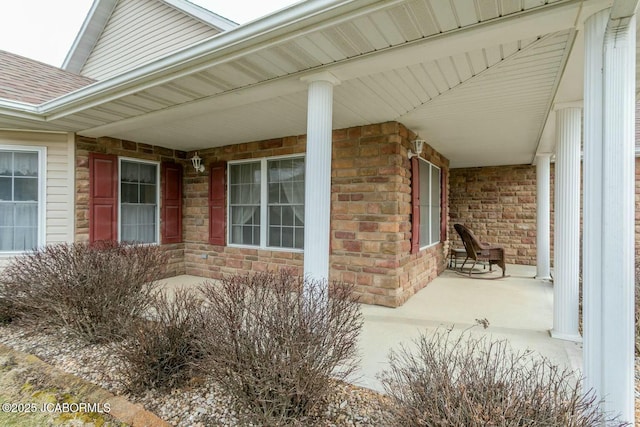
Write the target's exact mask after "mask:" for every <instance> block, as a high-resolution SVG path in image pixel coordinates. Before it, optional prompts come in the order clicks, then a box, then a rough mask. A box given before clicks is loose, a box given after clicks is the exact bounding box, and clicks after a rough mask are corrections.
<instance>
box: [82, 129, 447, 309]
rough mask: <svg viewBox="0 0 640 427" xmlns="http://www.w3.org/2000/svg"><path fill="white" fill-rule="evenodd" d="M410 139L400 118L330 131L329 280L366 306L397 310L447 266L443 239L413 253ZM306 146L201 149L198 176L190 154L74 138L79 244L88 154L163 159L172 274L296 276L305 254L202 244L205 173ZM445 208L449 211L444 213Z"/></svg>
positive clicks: (437, 158)
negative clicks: (173, 201)
mask: <svg viewBox="0 0 640 427" xmlns="http://www.w3.org/2000/svg"><path fill="white" fill-rule="evenodd" d="M415 137H416V135H415V134H413V133H412V132H410V131H409V130H408V129H406V128H405V127H404V126H403V125H402V124H400V123H397V122H388V123H381V124H376V125H367V126H359V127H353V128H349V129H340V130H335V131H334V132H333V147H332V149H333V159H332V178H331V180H332V181H331V191H332V195H331V255H330V280H338V281H344V282H349V283H353V284H354V285H355V289H356V292H357V294H358V295H359V296H360V298H361V301H362V302H363V303H367V304H378V305H385V306H391V307H396V306H399V305H401V304H403V303H404V302H405V301H406V300H407V299H408V298H409V297H410V296H411V295H413V294H414V293H415V292H416V291H417V290H419V289H421V288H423V287H424V286H426V285H427V283H428V282H430V281H431V280H433V279H434V278H435V277H436V276H437V275H438V274H439V273H441V272H442V271H443V270H444V268H445V267H446V257H445V252H446V250H447V248H448V243H447V242H446V241H445V242H441V243H439V244H437V245H434V246H431V247H429V248H426V249H424V250H422V251H419V252H418V253H416V254H411V253H410V249H411V245H410V242H411V162H410V161H409V159H408V157H407V153H408V150H409V148H410V141H412V140H413V139H415ZM305 150H306V136H304V135H302V136H289V137H285V138H275V139H270V140H266V141H256V142H248V143H242V144H235V145H230V146H224V147H217V148H209V149H205V150H198V155H199V156H200V157H201V158H202V159H203V165H205V172H203V173H198V172H196V171H195V170H194V169H193V168H192V167H191V165H190V162H189V158H191V157H192V156H193V154H194V153H192V152H191V153H184V152H180V151H174V150H168V149H165V148H162V147H153V146H149V145H146V144H137V143H134V142H130V141H121V140H117V139H113V138H99V139H97V140H96V139H91V138H84V137H78V138H77V142H76V155H77V158H76V177H77V183H76V190H77V191H76V207H77V213H76V239H77V240H80V241H86V240H88V238H89V221H88V211H89V185H88V184H89V182H88V179H89V167H88V165H89V163H88V157H89V152H92V151H93V152H99V153H107V154H116V155H121V156H127V157H134V158H140V159H147V160H156V161H161V160H169V159H170V160H175V161H178V162H181V163H182V164H183V165H184V166H185V167H184V174H183V224H182V225H183V243H181V244H174V245H163V247H164V248H166V250H167V251H169V253H170V255H171V260H172V261H171V262H170V271H171V273H172V274H173V275H178V274H190V275H195V276H201V277H205V278H212V279H220V278H222V277H224V276H227V275H230V274H237V273H241V274H242V273H247V272H250V271H267V270H269V271H273V270H279V269H282V268H287V269H291V270H293V272H294V273H295V274H299V275H302V274H303V260H304V255H303V253H302V252H299V251H286V250H270V249H257V248H247V247H234V246H218V245H211V244H209V243H208V237H209V221H208V216H209V213H208V201H209V200H208V197H209V176H208V174H209V166H210V165H211V164H213V163H217V162H220V161H226V162H228V161H233V160H243V159H251V158H263V157H272V156H283V155H294V154H303V153H305ZM422 157H423V158H425V159H426V160H428V161H430V162H431V163H433V164H435V165H436V166H438V167H440V168H441V170H442V173H443V176H444V177H447V176H448V164H449V162H448V160H447V159H445V158H444V157H443V156H442V155H440V154H439V153H437V152H436V151H435V150H433V149H432V148H431V147H429V146H426V147H425V148H424V151H423V154H422ZM447 181H448V180H445V182H447ZM445 191H446V190H445ZM225 192H226V189H225ZM225 199H226V197H225ZM443 212H444V214H445V215H447V212H448V210H447V209H446V208H445V209H444V211H443Z"/></svg>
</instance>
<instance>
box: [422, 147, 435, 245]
mask: <svg viewBox="0 0 640 427" xmlns="http://www.w3.org/2000/svg"><path fill="white" fill-rule="evenodd" d="M419 164H420V246H421V247H425V246H430V245H433V244H435V243H438V242H439V241H440V168H438V167H436V166H434V165H433V164H431V163H429V162H427V161H425V160H422V159H420V162H419Z"/></svg>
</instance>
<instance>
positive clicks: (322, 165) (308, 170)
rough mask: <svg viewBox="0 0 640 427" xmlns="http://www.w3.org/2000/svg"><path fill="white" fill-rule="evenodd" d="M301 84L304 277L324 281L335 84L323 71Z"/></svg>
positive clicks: (325, 274)
mask: <svg viewBox="0 0 640 427" xmlns="http://www.w3.org/2000/svg"><path fill="white" fill-rule="evenodd" d="M303 81H306V82H307V83H308V84H309V89H308V101H307V104H308V107H307V155H306V157H305V187H304V191H305V203H304V275H305V277H308V278H309V279H312V280H318V281H328V279H329V242H330V237H331V236H330V214H331V142H332V113H333V86H334V85H335V84H338V83H339V81H338V80H337V79H336V78H335V77H334V76H333V75H331V74H330V73H326V72H325V73H319V74H314V75H312V76H308V77H305V78H303Z"/></svg>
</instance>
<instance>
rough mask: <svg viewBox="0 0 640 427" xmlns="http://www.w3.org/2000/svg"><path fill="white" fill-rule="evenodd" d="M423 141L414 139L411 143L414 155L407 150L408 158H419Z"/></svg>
mask: <svg viewBox="0 0 640 427" xmlns="http://www.w3.org/2000/svg"><path fill="white" fill-rule="evenodd" d="M424 142H425V141H424V139H416V140H415V141H413V149H414V150H416V151H415V153H414V152H413V151H411V150H409V153H408V154H409V158H410V159H412V158H414V157H416V156H419V155H420V153H422V149H423V148H424Z"/></svg>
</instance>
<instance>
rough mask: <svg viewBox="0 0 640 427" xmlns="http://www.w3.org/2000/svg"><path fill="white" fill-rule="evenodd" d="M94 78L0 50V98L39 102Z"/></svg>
mask: <svg viewBox="0 0 640 427" xmlns="http://www.w3.org/2000/svg"><path fill="white" fill-rule="evenodd" d="M94 82H95V80H93V79H90V78H88V77H83V76H80V75H78V74H74V73H70V72H68V71H65V70H62V69H60V68H57V67H54V66H52V65H48V64H44V63H42V62H38V61H34V60H33V59H29V58H25V57H23V56H20V55H16V54H13V53H9V52H5V51H3V50H0V98H4V99H7V100H11V101H20V102H25V103H28V104H42V103H43V102H46V101H49V100H51V99H55V98H57V97H59V96H62V95H64V94H67V93H69V92H73V91H74V90H76V89H80V88H82V87H85V86H88V85H90V84H91V83H94Z"/></svg>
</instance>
